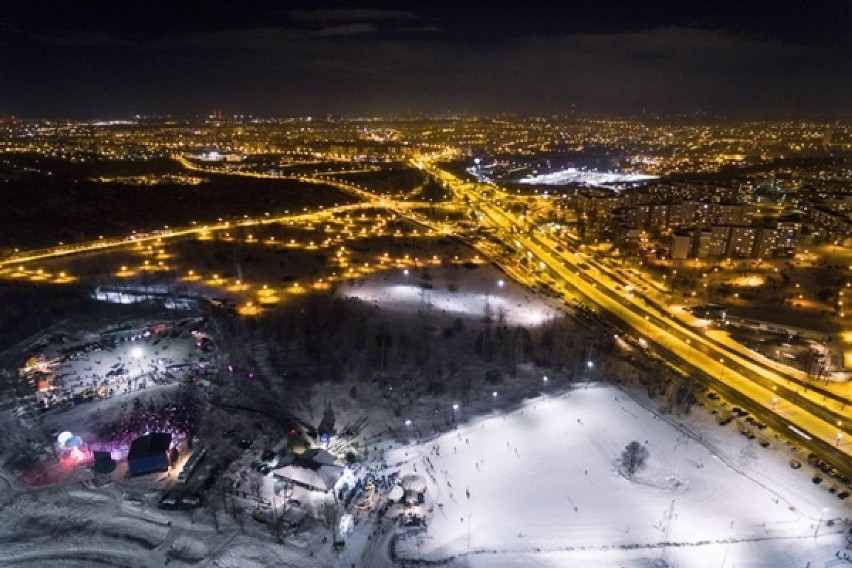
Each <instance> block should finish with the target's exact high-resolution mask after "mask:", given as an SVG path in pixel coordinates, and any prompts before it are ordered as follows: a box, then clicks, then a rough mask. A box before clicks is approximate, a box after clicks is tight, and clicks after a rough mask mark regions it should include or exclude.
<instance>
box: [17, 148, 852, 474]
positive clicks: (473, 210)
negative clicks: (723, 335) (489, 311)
mask: <svg viewBox="0 0 852 568" xmlns="http://www.w3.org/2000/svg"><path fill="white" fill-rule="evenodd" d="M178 159H179V161H180V162H181V163H182V164H183V165H184V167H186V168H187V169H191V170H197V171H209V172H217V173H221V174H225V175H240V176H249V177H258V178H276V179H296V180H299V181H302V182H306V183H321V184H327V185H331V186H333V187H335V188H337V189H339V190H341V191H343V192H346V193H347V194H349V195H353V196H355V197H357V198H359V199H362V200H363V201H364V202H363V203H359V204H354V205H345V206H340V207H333V208H326V209H322V210H319V211H313V212H307V213H302V214H294V215H285V216H274V217H273V216H267V217H260V218H246V219H244V220H239V221H225V222H220V223H218V224H213V225H205V226H191V227H186V228H180V229H166V230H164V231H158V232H156V233H154V234H145V235H133V236H129V237H127V238H121V239H98V240H96V241H92V242H89V243H83V244H79V245H76V246H64V247H56V248H51V249H44V250H39V251H28V252H22V253H19V254H16V255H15V256H13V257H12V258H9V259H5V260H2V261H0V268H9V267H16V266H18V267H22V266H24V265H25V264H26V263H31V262H34V261H39V260H45V259H48V258H53V257H59V256H65V255H71V254H78V253H84V252H92V251H100V250H105V249H109V248H116V247H123V246H129V245H136V244H138V243H142V242H146V241H151V240H156V239H166V238H177V237H185V236H189V235H193V234H202V233H205V232H210V231H218V230H227V229H229V228H232V227H236V226H241V227H250V226H255V225H265V224H278V223H293V222H311V221H318V220H321V219H322V218H324V217H326V216H331V215H335V214H338V213H341V212H345V211H351V210H357V209H365V208H376V207H380V208H385V209H388V210H390V211H392V212H394V213H396V214H398V215H399V216H400V217H405V218H408V219H410V220H412V221H414V222H416V223H418V224H421V225H423V226H425V227H428V228H430V229H433V230H435V231H437V232H439V233H443V234H456V235H464V234H466V231H465V230H462V229H460V228H459V226H458V225H456V224H454V223H452V222H435V221H429V220H428V219H426V218H425V217H424V216H423V215H421V214H418V213H417V212H416V211H415V210H416V209H417V208H423V207H428V206H430V204H429V203H428V202H422V201H399V200H394V199H389V198H386V197H382V196H377V195H375V194H373V193H370V192H369V191H366V190H364V189H363V188H362V187H360V186H357V185H356V184H351V183H346V182H344V181H341V180H339V179H334V178H328V177H310V176H301V175H299V176H289V175H282V174H269V173H260V172H245V171H228V170H219V169H211V168H202V167H201V166H198V165H196V164H194V163H192V162H190V161H188V160H186V159H185V158H182V157H181V158H178ZM415 165H416V166H417V167H421V168H423V169H424V170H425V171H426V172H427V173H429V174H430V175H432V176H433V177H435V178H436V179H438V180H440V181H442V182H444V183H445V184H446V185H447V187H449V188H450V189H451V191H452V193H453V195H454V198H453V201H452V202H451V203H449V204H443V206H444V207H448V208H453V209H456V210H460V211H467V212H468V213H470V214H472V215H475V216H476V218H477V220H478V221H479V223H480V225H481V226H483V227H486V228H490V229H492V230H493V232H492V237H493V238H495V239H496V240H498V241H500V242H502V243H503V245H505V246H506V247H509V248H510V249H512V250H515V251H516V256H517V255H523V256H524V257H525V258H526V260H527V262H532V263H534V265H535V266H536V267H537V268H536V270H537V271H538V272H539V273H544V274H549V275H552V276H555V277H556V282H557V288H561V290H560V291H562V292H563V293H564V291H565V290H566V289H570V290H573V291H575V292H576V293H577V294H578V295H580V296H581V297H583V298H585V299H586V300H588V301H589V303H591V304H594V305H596V306H598V307H599V308H601V309H602V310H604V311H605V312H607V313H609V314H611V315H612V316H614V317H616V318H617V319H618V320H620V321H622V322H623V323H624V324H626V325H627V326H628V327H630V328H632V329H634V330H636V332H637V333H639V334H640V335H641V336H643V337H642V341H647V342H650V343H651V344H653V346H654V349H655V351H657V352H658V353H659V354H661V355H662V356H664V358H665V359H668V360H670V361H671V362H672V363H673V364H674V365H675V366H676V367H678V368H681V369H684V368H686V369H695V370H697V371H700V372H701V373H703V374H704V375H706V376H707V377H711V378H712V381H714V382H715V383H716V384H717V385H720V386H721V387H722V388H721V389H720V390H723V389H727V392H728V393H729V395H731V396H737V395H739V396H742V397H747V398H748V400H749V401H750V407H751V408H755V409H756V408H760V409H761V412H762V413H764V414H772V415H773V416H774V417H777V421H786V422H787V423H789V424H791V425H794V426H795V427H796V428H797V429H798V430H799V431H800V432H802V434H803V435H804V436H811V437H813V438H815V439H817V440H819V441H820V442H821V443H822V446H821V447H820V449H821V450H822V453H831V454H833V455H832V456H831V458H832V460H833V461H834V462H835V463H837V464H842V466H843V467H845V468H846V469H847V471H852V459H850V449H852V445H850V444H849V443H848V442H849V440H852V420H849V419H846V418H845V417H846V416H847V415H848V414H849V412H848V411H847V409H846V405H847V404H848V403H849V401H848V399H846V398H845V397H842V396H838V395H836V394H834V393H829V394H830V396H826V395H825V394H824V393H820V392H814V391H813V390H812V389H811V390H807V389H806V390H803V391H800V390H799V389H800V388H801V387H800V386H799V385H798V384H797V383H796V382H794V381H792V380H791V379H795V380H800V377H798V376H792V375H788V374H786V373H785V372H782V371H781V370H780V369H778V367H777V366H776V365H775V364H770V363H771V362H768V361H763V360H761V358H756V357H753V356H749V355H748V354H746V353H745V352H743V351H742V350H740V349H736V348H733V347H732V346H731V345H728V344H726V343H723V342H720V341H719V339H718V338H713V337H709V336H707V335H705V334H703V333H699V332H696V331H695V330H694V329H692V328H690V327H689V326H687V325H686V324H685V323H684V322H683V321H681V320H680V319H678V318H677V317H675V316H673V315H672V314H671V313H670V312H669V311H667V310H666V309H665V308H664V307H661V306H657V305H655V304H653V303H651V302H649V301H648V299H647V298H645V297H643V296H639V295H637V294H631V293H627V292H626V291H621V292H619V291H618V289H619V282H621V280H620V279H618V277H617V276H615V275H614V273H613V272H612V271H611V270H609V269H607V268H606V267H604V266H603V265H602V264H601V263H597V262H595V261H594V260H593V259H591V258H589V257H588V256H586V255H584V254H583V253H581V252H580V251H578V250H567V251H566V250H565V249H564V248H563V247H565V246H566V244H565V243H564V242H563V243H559V242H557V241H556V240H554V239H553V238H551V237H550V236H549V235H548V234H547V233H546V232H545V231H541V230H539V229H536V228H535V227H534V226H533V225H532V224H530V223H529V222H528V221H527V220H525V219H523V217H520V218H519V217H516V216H514V215H513V214H511V213H509V212H507V211H506V210H505V209H504V207H505V202H504V205H498V204H497V202H496V200H494V199H486V198H483V197H482V194H481V191H480V185H479V184H474V183H465V182H463V181H462V180H459V179H458V178H456V177H455V176H453V175H451V174H449V173H447V172H445V171H443V170H440V169H438V168H436V167H434V166H432V165H431V164H429V163H423V162H418V163H416V164H415ZM488 188H489V190H492V189H496V188H492V186H490V185H489V186H488ZM498 191H499V190H498ZM497 195H500V196H501V197H509V195H507V194H505V193H502V194H500V193H498V194H497ZM557 247H559V248H557ZM477 248H478V249H479V250H480V251H481V252H483V253H484V254H486V255H489V256H490V257H491V258H492V260H494V261H496V262H499V263H500V264H501V265H502V266H504V267H505V268H506V269H507V270H508V271H509V272H510V273H511V274H512V275H513V276H514V277H516V278H517V279H518V280H519V281H521V282H522V283H524V284H526V285H530V286H532V285H534V284H535V283H536V282H535V274H532V275H530V274H529V272H530V271H529V270H527V269H526V268H525V267H524V266H522V265H521V263H520V261H519V259H517V258H508V259H507V258H505V256H501V253H500V252H498V251H494V250H490V249H488V247H487V246H483V245H482V244H480V245H478V246H477ZM735 393H736V394H735ZM777 421H773V422H774V423H775V422H777ZM841 434H842V435H841Z"/></svg>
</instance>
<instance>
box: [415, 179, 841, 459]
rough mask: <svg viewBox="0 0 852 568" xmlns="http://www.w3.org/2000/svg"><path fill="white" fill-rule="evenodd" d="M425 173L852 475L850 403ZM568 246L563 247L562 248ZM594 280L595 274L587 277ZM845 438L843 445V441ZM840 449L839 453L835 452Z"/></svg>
mask: <svg viewBox="0 0 852 568" xmlns="http://www.w3.org/2000/svg"><path fill="white" fill-rule="evenodd" d="M421 165H423V167H424V168H425V169H426V170H427V171H429V173H431V174H432V175H434V176H436V177H437V178H439V179H441V180H442V181H444V182H446V183H447V184H448V185H449V186H450V187H451V188H452V189H453V191H454V193H455V194H456V195H457V196H458V197H460V198H462V199H464V198H466V199H467V201H468V202H469V203H470V204H471V207H472V208H473V209H474V211H476V213H477V214H478V217H479V219H480V221H481V222H482V224H483V225H486V226H490V227H493V228H495V229H496V232H495V235H494V236H495V237H497V238H499V239H501V240H502V241H503V242H504V243H505V244H506V245H508V246H510V247H512V248H513V249H516V250H519V251H520V252H521V253H522V254H523V253H526V254H527V256H528V258H529V259H531V260H534V261H535V262H538V263H539V267H540V269H541V270H542V271H549V272H550V273H551V274H553V275H555V276H557V277H558V278H557V281H559V280H562V281H563V282H564V283H565V284H567V285H569V286H570V287H571V288H573V289H574V290H576V291H577V292H578V293H580V294H581V295H582V296H583V297H585V298H587V299H588V300H589V301H590V302H591V303H594V304H595V305H597V306H599V307H600V308H602V309H603V310H605V311H606V312H609V313H610V314H612V315H614V316H615V317H617V318H618V319H619V320H621V321H623V322H624V323H625V324H627V325H628V326H629V327H630V328H632V329H634V330H636V331H637V332H638V333H639V334H641V335H643V336H644V338H643V339H644V340H646V341H650V342H651V343H653V344H654V345H655V346H656V349H657V350H658V351H660V352H661V353H663V354H664V355H667V357H666V358H671V357H672V356H673V357H674V358H675V359H676V360H677V361H675V363H676V366H680V367H683V365H684V363H685V364H686V365H687V367H689V368H695V369H697V370H700V371H701V372H702V373H704V374H706V375H707V376H709V377H713V378H714V379H715V380H716V381H719V382H721V383H723V384H724V385H726V386H728V387H730V388H731V389H732V390H733V391H735V392H737V393H741V395H743V396H745V397H748V399H749V400H750V401H751V406H752V407H759V408H761V409H762V411H763V412H765V413H771V414H774V415H776V416H778V417H779V418H781V419H783V420H786V421H787V422H789V423H790V424H792V425H795V426H796V427H797V428H798V429H799V430H800V431H802V432H803V433H805V435H808V436H812V437H814V438H818V439H819V440H821V441H822V442H823V443H824V447H823V450H825V449H827V448H830V449H832V450H833V451H834V453H836V454H837V455H836V456H834V459H835V461H837V462H842V463H843V464H844V465H845V466H846V468H852V460H850V446H849V444H848V443H843V442H844V440H849V436H850V434H852V428H850V427H851V426H852V424H850V422H852V421H850V420H849V419H846V416H847V415H848V414H849V413H848V410H847V409H846V404H848V401H847V400H845V399H842V398H840V397H836V398H835V399H832V400H828V399H825V400H824V397H823V395H822V394H819V393H814V392H813V391H807V392H798V391H797V390H796V388H795V384H794V383H791V382H790V381H789V379H788V377H786V376H784V375H783V374H782V373H779V372H778V370H777V369H776V368H775V367H774V366H769V365H765V364H762V362H761V361H759V360H756V359H755V358H752V357H745V356H743V355H742V353H740V352H738V351H734V350H731V349H730V348H727V347H724V346H722V345H721V344H720V343H718V341H716V340H713V339H711V338H708V337H706V336H704V335H702V334H699V333H696V332H695V331H693V330H692V329H690V328H689V327H687V326H685V325H684V324H683V323H682V322H680V321H679V320H677V319H676V318H674V317H672V316H671V314H669V313H667V312H666V311H664V310H659V309H657V308H655V307H654V306H652V305H650V304H648V303H646V302H645V301H644V300H643V299H640V298H639V297H637V296H636V295H627V294H626V293H625V294H622V293H618V292H616V288H617V284H616V282H615V281H614V280H613V278H612V275H611V274H609V273H608V271H606V270H604V269H601V268H590V267H589V265H588V264H587V261H588V259H586V258H585V257H584V256H581V255H580V253H579V252H578V251H567V252H565V253H561V254H560V253H559V252H558V251H557V250H556V247H557V246H559V243H557V242H556V241H554V240H553V239H551V238H549V237H548V236H547V235H546V234H545V233H544V232H541V231H536V230H535V229H534V228H533V227H532V226H531V225H530V224H528V223H526V222H524V221H521V220H519V219H517V218H515V217H514V216H513V215H512V214H510V213H507V212H506V211H505V210H503V209H502V208H501V207H498V206H497V205H496V204H495V203H494V202H493V201H490V200H486V199H482V198H481V197H480V195H479V192H478V191H477V187H476V185H475V184H470V183H464V182H462V181H461V180H459V179H457V178H455V177H454V176H452V175H451V174H449V173H447V172H444V171H442V170H439V169H437V168H434V167H430V166H429V165H424V164H421ZM563 244H564V243H563ZM589 272H591V274H590V273H589ZM840 433H842V436H840V437H838V434H840ZM835 448H836V449H835Z"/></svg>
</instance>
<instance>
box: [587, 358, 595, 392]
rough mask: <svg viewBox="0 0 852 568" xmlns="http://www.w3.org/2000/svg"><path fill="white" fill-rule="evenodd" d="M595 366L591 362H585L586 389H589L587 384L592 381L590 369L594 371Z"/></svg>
mask: <svg viewBox="0 0 852 568" xmlns="http://www.w3.org/2000/svg"><path fill="white" fill-rule="evenodd" d="M594 367H595V364H594V363H592V362H591V361H586V388H589V383H590V382H591V380H592V369H594Z"/></svg>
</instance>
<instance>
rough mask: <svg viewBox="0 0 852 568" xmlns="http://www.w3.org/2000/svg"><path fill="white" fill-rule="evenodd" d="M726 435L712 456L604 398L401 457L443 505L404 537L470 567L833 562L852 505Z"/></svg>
mask: <svg viewBox="0 0 852 568" xmlns="http://www.w3.org/2000/svg"><path fill="white" fill-rule="evenodd" d="M705 427H706V428H714V427H715V428H719V427H718V426H714V425H713V423H712V421H709V420H708V421H706V422H705V423H703V424H702V423H701V422H700V421H699V423H698V426H697V431H698V432H700V431H701V429H702V428H705ZM720 430H721V429H720ZM722 432H723V433H724V435H716V434H715V433H714V436H713V438H714V441H713V442H712V443H709V444H708V445H709V446H710V447H708V446H705V445H704V443H703V441H699V440H698V439H697V438H693V437H692V435H691V434H689V433H688V432H687V431H686V430H684V429H678V428H675V427H673V426H672V425H670V424H669V423H668V422H666V421H664V420H662V419H660V418H658V417H657V416H655V415H654V414H652V413H651V412H649V411H647V410H645V409H644V408H642V407H641V406H639V405H638V404H637V403H635V402H634V401H633V400H632V399H630V398H629V397H628V396H626V395H625V394H624V393H623V392H622V391H620V390H617V389H614V388H610V387H593V388H590V389H588V390H585V389H579V390H575V391H573V392H570V393H569V394H567V395H564V396H560V397H553V398H544V399H536V400H534V401H530V402H528V403H526V404H524V405H523V406H522V407H521V408H519V409H518V410H516V411H514V412H512V413H509V414H506V415H498V416H492V417H487V418H482V419H479V420H475V421H474V422H472V423H470V424H469V425H467V426H464V427H462V428H460V429H459V430H458V431H457V432H454V433H449V434H445V435H443V436H441V437H439V438H437V439H435V440H431V441H429V442H425V443H423V444H422V445H419V446H414V447H409V448H405V449H397V450H392V451H390V452H389V453H388V455H387V462H388V463H390V464H395V463H400V464H402V465H401V466H400V469H401V472H402V473H403V474H406V473H414V472H415V470H416V471H417V472H419V473H420V474H423V473H424V471H425V472H428V474H429V478H430V486H429V489H428V492H427V493H429V495H430V497H431V499H432V500H433V501H434V503H435V507H434V508H433V512H432V514H431V515H430V517H429V519H428V520H427V525H428V529H427V530H426V533H425V535H422V534H421V535H419V536H415V535H414V533H412V536H411V537H409V538H402V539H401V540H400V541H399V542H398V546H397V554H398V555H399V556H400V557H404V558H410V559H415V558H424V559H433V560H437V559H448V558H451V557H455V558H456V560H455V562H454V563H453V564H458V565H464V564H465V563H469V564H470V565H471V566H489V565H490V566H529V565H533V564H534V565H536V566H574V565H584V566H587V565H594V566H609V565H645V563H647V564H648V565H653V562H654V561H657V560H660V559H663V560H665V561H666V562H668V563H669V565H673V566H708V567H709V566H714V567H715V566H806V565H808V562H811V565H813V566H823V565H826V566H832V565H834V563H833V562H834V561H838V560H839V559H838V558H836V557H835V556H834V554H835V552H836V551H837V550H842V549H844V548H845V546H846V543H845V540H844V538H843V536H842V535H840V534H839V533H841V532H842V531H843V530H845V525H844V524H843V523H836V524H834V526H833V527H829V526H827V525H828V523H827V521H828V520H829V519H832V520H837V519H840V518H845V517H849V509H848V506H847V505H844V504H843V503H842V502H840V501H838V500H837V499H836V498H834V497H833V496H831V495H830V494H828V493H827V492H825V491H824V490H821V489H819V488H816V487H814V486H812V485H811V484H810V483H809V480H808V478H807V476H805V475H803V474H802V473H801V472H793V471H792V470H790V468H789V467H787V466H786V463H785V461H784V458H783V456H781V455H775V454H774V453H771V452H767V451H766V450H764V449H763V448H760V447H759V446H757V444H756V442H755V441H749V440H747V439H745V438H743V437H742V436H738V435H737V434H736V433H735V431H733V430H732V429H726V430H724V431H722ZM702 438H703V436H702ZM632 440H638V441H639V442H641V443H642V444H644V445H646V446H647V447H648V449H649V450H650V457H649V458H648V465H647V467H646V468H645V469H643V470H641V471H640V472H639V473H638V474H637V475H636V478H635V479H634V480H629V479H627V478H625V477H624V476H623V475H622V474H621V473H619V469H618V461H619V458H620V455H621V452H622V450H623V449H624V446H626V445H627V444H628V443H629V442H630V441H632ZM711 447H712V448H715V449H710V448H711ZM427 458H428V459H427ZM429 462H431V464H432V466H433V467H430V466H429V465H428V464H429ZM468 490H469V492H470V496H469V497H467V495H466V492H467V491H468ZM824 509H825V510H824ZM821 517H822V521H820V518H821ZM818 524H819V525H820V526H819V535H818V537H816V538H815V536H814V535H815V533H816V531H817V525H818ZM665 543H668V544H665ZM841 558H842V555H841ZM841 561H842V560H841Z"/></svg>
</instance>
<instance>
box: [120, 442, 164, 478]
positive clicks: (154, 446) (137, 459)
mask: <svg viewBox="0 0 852 568" xmlns="http://www.w3.org/2000/svg"><path fill="white" fill-rule="evenodd" d="M171 444H172V435H171V434H167V433H164V432H154V433H151V434H146V435H144V436H140V437H139V438H136V439H135V440H133V442H131V443H130V453H128V454H127V465H128V468H129V469H130V475H144V474H146V473H153V472H156V471H168V469H169V446H171Z"/></svg>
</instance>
